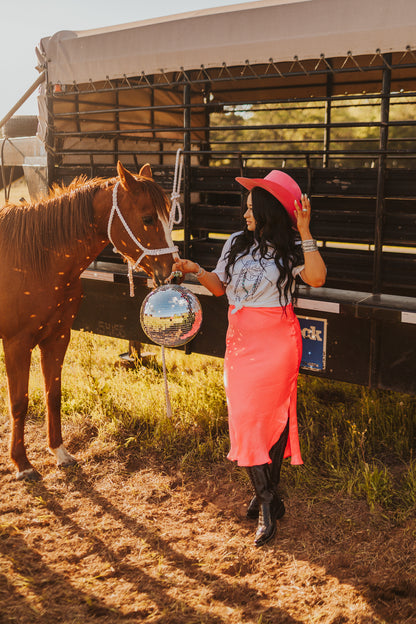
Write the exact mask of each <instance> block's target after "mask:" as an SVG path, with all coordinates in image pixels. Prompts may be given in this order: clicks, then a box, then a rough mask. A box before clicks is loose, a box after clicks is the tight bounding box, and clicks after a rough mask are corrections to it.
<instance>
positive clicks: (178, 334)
mask: <svg viewBox="0 0 416 624" xmlns="http://www.w3.org/2000/svg"><path fill="white" fill-rule="evenodd" d="M140 323H141V326H142V328H143V331H144V333H145V334H146V336H147V337H148V338H150V339H151V340H153V342H155V343H156V344H158V345H161V346H165V347H180V346H182V345H184V344H186V343H187V342H189V341H190V340H192V338H194V337H195V335H196V334H197V333H198V331H199V328H200V327H201V323H202V308H201V304H200V302H199V299H198V297H196V296H195V295H194V294H193V293H192V292H191V291H190V290H188V289H187V288H185V287H184V286H178V285H176V284H167V285H165V286H160V287H159V288H156V289H155V290H153V291H152V292H151V293H149V294H148V295H147V297H146V298H145V299H144V301H143V303H142V306H141V309H140Z"/></svg>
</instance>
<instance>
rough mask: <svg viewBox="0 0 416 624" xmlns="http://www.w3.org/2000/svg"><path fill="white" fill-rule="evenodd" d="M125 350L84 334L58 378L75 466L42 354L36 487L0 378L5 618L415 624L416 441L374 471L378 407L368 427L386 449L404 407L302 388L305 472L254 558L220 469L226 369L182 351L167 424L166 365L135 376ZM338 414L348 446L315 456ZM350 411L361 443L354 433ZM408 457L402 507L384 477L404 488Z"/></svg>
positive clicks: (336, 425)
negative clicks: (57, 438) (48, 395)
mask: <svg viewBox="0 0 416 624" xmlns="http://www.w3.org/2000/svg"><path fill="white" fill-rule="evenodd" d="M123 350H125V344H124V345H123V344H121V343H120V342H119V341H114V340H110V339H104V338H98V337H92V336H90V335H85V334H84V335H82V334H77V335H75V336H74V338H73V341H72V344H71V347H70V350H69V352H68V357H67V361H66V364H65V368H64V392H63V412H64V437H65V441H66V446H67V448H68V450H69V451H70V452H72V453H74V454H76V456H77V458H78V459H79V462H80V463H79V466H77V467H75V468H71V469H67V470H59V469H57V468H56V467H55V466H54V459H53V458H52V456H50V455H48V454H47V452H46V450H45V446H46V440H45V432H44V423H43V400H42V391H41V386H40V383H41V381H40V375H39V371H38V361H37V357H38V356H37V354H36V352H35V354H34V355H35V357H34V365H33V370H32V381H31V402H30V418H29V422H28V425H27V445H28V448H29V453H30V458H31V459H32V461H33V463H34V465H35V466H36V468H37V469H38V470H39V471H40V472H41V474H42V475H43V479H42V481H41V482H37V483H22V482H16V481H15V479H14V475H13V473H12V470H11V465H10V462H9V460H8V457H7V455H8V452H7V443H8V435H9V423H8V417H7V414H6V405H5V380H4V375H3V376H2V377H1V384H2V386H1V389H2V392H1V393H0V399H1V402H2V403H0V404H2V414H3V415H2V416H1V417H0V431H1V433H2V435H1V438H0V447H1V457H2V459H1V462H0V480H1V486H2V487H1V497H0V513H1V520H0V622H1V624H3V623H4V624H6V623H7V624H11V623H18V624H38V623H39V624H40V623H42V624H52V623H53V624H55V623H56V622H63V623H65V624H81V623H82V624H90V623H91V624H92V623H95V622H98V621H99V622H102V623H103V624H107V623H108V624H117V623H122V622H130V623H141V622H151V623H155V624H156V623H157V624H203V623H204V624H299V623H305V624H306V623H307V624H318V623H319V624H344V623H345V624H347V623H356V624H374V623H375V624H410V623H411V622H412V623H413V622H414V621H415V603H416V582H415V578H416V546H415V543H416V540H415V535H416V521H415V518H414V513H413V512H414V498H413V500H412V499H411V491H412V489H411V484H412V483H413V492H414V482H412V481H411V478H412V475H413V476H414V474H415V471H414V469H410V468H409V470H408V471H407V472H406V471H405V462H404V459H403V457H404V456H405V455H406V453H407V459H408V460H409V457H410V460H411V453H412V447H411V446H410V447H409V448H406V447H405V444H404V442H402V443H401V444H400V445H399V446H400V448H399V449H396V451H395V453H393V455H392V456H391V457H390V458H387V459H389V461H390V463H389V462H387V463H380V462H381V459H380V457H381V456H382V455H383V456H385V455H386V454H385V449H384V448H381V455H380V456H379V457H377V456H376V455H375V454H374V452H373V451H372V444H373V438H372V436H370V435H369V433H368V432H367V433H366V434H365V435H364V434H363V423H362V422H361V421H360V418H361V417H362V419H363V422H364V421H365V422H367V421H368V420H369V414H368V413H366V412H365V410H370V412H371V410H374V411H379V410H380V403H379V402H383V403H384V405H385V406H386V418H384V419H383V424H382V425H381V423H380V424H379V426H378V429H377V430H376V431H374V435H378V432H379V431H380V427H381V426H382V427H383V431H384V434H385V436H386V439H387V440H388V439H389V436H390V435H392V434H391V433H390V425H389V422H390V420H391V419H392V418H393V416H394V417H395V418H396V419H398V418H401V419H402V421H403V422H405V418H404V416H406V415H407V416H406V418H410V419H412V418H413V416H414V412H412V413H411V412H410V411H409V410H410V406H411V401H410V399H409V402H408V403H406V401H407V399H406V398H405V397H395V396H390V395H385V394H383V395H376V394H374V393H368V392H367V391H364V390H360V389H357V388H354V387H349V386H348V387H347V386H345V385H336V386H331V385H328V384H326V385H325V384H319V383H318V382H316V383H315V382H312V381H311V380H310V379H302V380H301V382H300V392H299V396H300V401H299V411H300V419H301V432H302V440H303V441H302V443H303V446H304V448H303V451H304V455H305V459H307V464H306V466H304V467H299V468H295V467H290V466H285V468H284V472H283V495H284V498H285V502H286V506H287V514H286V516H285V517H284V518H283V520H282V521H281V522H280V523H279V530H278V535H277V537H276V539H275V540H274V541H273V542H272V543H271V545H270V546H267V547H265V548H263V549H255V548H254V547H253V534H254V523H253V522H250V521H248V520H246V519H245V509H246V503H247V501H248V499H249V497H250V495H251V492H250V488H249V485H248V483H247V479H246V477H245V475H244V473H243V471H242V470H241V469H238V468H236V467H234V466H233V465H232V464H230V463H229V462H227V461H226V460H225V459H224V456H225V451H226V439H227V432H226V418H225V405H224V396H223V390H222V385H221V366H222V363H221V361H220V360H210V361H209V362H208V363H207V360H206V359H204V358H201V357H200V356H192V358H191V359H187V358H184V356H182V355H181V354H177V353H175V352H172V353H170V355H169V358H168V371H169V380H170V388H171V395H172V396H171V398H172V403H173V406H174V418H173V420H172V422H167V419H166V418H165V415H164V396H163V379H162V376H161V371H160V362H158V361H157V359H156V360H155V361H154V363H153V366H151V367H150V368H146V369H144V368H139V369H137V370H136V371H128V370H125V369H123V368H120V367H118V366H116V365H115V363H116V361H117V355H118V353H120V352H122V351H123ZM0 363H1V362H0ZM202 389H204V390H202ZM145 392H146V393H147V394H146V396H144V393H145ZM399 399H400V400H399ZM388 401H390V402H391V405H390V406H389V409H388V410H387V404H388ZM400 402H402V403H403V405H401V406H400V405H399V403H400ZM367 403H368V405H367ZM342 405H344V408H343V409H344V413H342V409H341V406H342ZM365 405H367V407H364V406H365ZM306 406H308V409H309V412H306ZM335 406H336V411H337V412H341V413H340V421H339V422H338V421H335V416H333V422H332V425H331V426H332V427H333V429H332V432H333V435H332V437H334V432H337V436H338V438H337V440H338V441H337V444H338V446H337V444H335V442H334V440H332V441H331V444H329V441H328V442H325V443H323V444H321V446H320V447H319V446H318V442H317V440H318V433H319V432H318V433H317V431H316V430H319V427H322V426H323V425H322V422H323V421H324V420H328V413H331V414H332V413H333V412H335ZM354 406H355V407H354ZM357 406H358V407H357ZM356 408H357V409H356ZM325 410H326V411H325ZM331 410H332V411H331ZM354 410H355V411H354ZM400 410H401V411H400ZM402 412H403V413H402ZM371 413H372V412H371ZM308 414H309V416H311V414H312V415H313V419H312V420H313V421H314V423H315V429H314V427H313V426H312V425H313V423H312V421H311V420H309V418H308ZM360 414H361V416H360ZM400 414H401V416H400ZM370 415H371V414H370ZM387 416H389V417H387ZM346 417H348V418H347V419H350V422H353V420H354V423H355V426H356V429H357V431H358V433H357V431H355V430H353V435H352V434H351V426H347V425H345V427H344V428H343V426H342V424H343V423H344V421H345V419H346ZM370 429H371V427H370ZM327 431H330V429H328V430H327ZM321 433H322V432H321ZM370 433H371V432H370ZM366 436H367V437H366ZM328 437H329V436H328ZM396 438H397V439H398V436H396ZM356 439H358V440H359V441H360V443H358V442H357V449H358V450H357V453H358V454H357V455H355V456H354V453H353V450H354V449H355V446H354V444H355V442H356V441H357V440H356ZM354 440H355V442H354ZM347 442H348V444H347ZM318 450H319V452H320V453H321V456H320V457H316V454H317V452H318ZM399 451H400V453H401V457H402V459H401V462H402V464H401V465H402V467H403V470H402V473H403V474H404V475H407V477H406V478H408V480H409V487H408V488H407V489H403V490H402V491H404V492H406V493H407V496H409V500H408V501H407V502H406V503H403V504H401V505H399V504H398V502H397V500H392V498H391V495H389V496H387V495H386V491H387V493H388V492H390V493H391V492H392V491H393V499H394V497H395V496H396V497H397V493H398V492H399V489H398V487H399V486H397V487H396V489H395V490H392V489H391V488H390V490H389V489H388V486H387V485H386V482H387V481H388V479H387V481H386V478H384V481H383V474H384V473H383V468H384V469H385V471H387V473H386V474H388V475H392V476H391V479H392V482H391V483H390V485H392V483H393V481H395V480H396V481H397V483H401V485H400V487H402V488H403V480H401V481H400V479H399V478H398V477H397V479H396V476H397V475H395V471H394V470H395V467H396V468H397V465H399V463H398V457H399ZM348 453H350V454H351V458H350V459H348ZM363 454H364V455H363ZM314 456H315V460H314ZM342 460H343V461H344V462H347V461H349V462H350V463H349V464H348V471H347V470H345V471H344V472H343V471H342ZM393 460H394V461H393ZM386 461H387V460H386ZM360 462H361V463H360ZM410 465H411V461H410V463H408V464H407V466H410ZM354 466H355V467H356V472H355V474H352V472H353V467H354ZM365 466H367V468H365ZM374 467H378V473H376V471H375V468H374ZM366 471H367V473H366ZM346 472H349V474H350V480H348V479H347V477H346V474H345V473H346ZM360 475H361V476H360ZM363 475H364V476H363ZM365 475H367V476H366V478H367V482H366V481H365V478H364V477H365ZM377 475H378V476H377ZM366 483H367V485H365V484H366ZM348 484H350V485H351V488H350V493H349V491H348ZM360 484H361V485H360ZM363 484H364V485H363ZM383 484H384V485H383ZM360 487H361V488H363V487H364V489H363V490H362V491H361V493H360ZM383 488H384V489H383ZM386 488H387V490H386ZM370 491H372V492H375V493H376V495H375V497H374V500H373V502H372V504H370V503H371V498H369V492H370ZM383 492H384V494H383V495H382V493H383ZM398 510H399V511H400V513H398ZM412 510H413V511H412Z"/></svg>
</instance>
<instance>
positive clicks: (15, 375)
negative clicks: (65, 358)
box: [3, 338, 39, 479]
mask: <svg viewBox="0 0 416 624" xmlns="http://www.w3.org/2000/svg"><path fill="white" fill-rule="evenodd" d="M3 349H4V360H5V364H6V372H7V384H8V389H9V402H10V416H11V427H12V432H11V439H10V456H11V459H12V461H13V463H14V464H15V466H16V468H17V473H16V477H17V479H38V478H39V473H38V472H36V470H35V469H34V468H33V466H32V464H31V463H30V462H29V460H28V458H27V455H26V449H25V443H24V434H25V431H24V429H25V419H26V414H27V406H28V403H29V397H28V387H29V370H30V357H31V353H32V350H31V347H30V345H29V344H27V343H26V342H25V341H23V340H22V339H19V338H14V339H10V340H7V339H4V340H3Z"/></svg>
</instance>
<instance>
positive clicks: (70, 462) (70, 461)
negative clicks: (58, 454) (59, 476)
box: [58, 457, 78, 468]
mask: <svg viewBox="0 0 416 624" xmlns="http://www.w3.org/2000/svg"><path fill="white" fill-rule="evenodd" d="M73 466H78V462H77V460H76V459H75V458H74V457H71V459H68V460H67V461H65V462H62V463H60V464H58V468H71V467H73Z"/></svg>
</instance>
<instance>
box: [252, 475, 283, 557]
mask: <svg viewBox="0 0 416 624" xmlns="http://www.w3.org/2000/svg"><path fill="white" fill-rule="evenodd" d="M246 470H247V472H248V475H249V477H250V480H251V482H252V484H253V487H254V490H255V492H256V497H257V500H258V501H259V523H258V526H257V532H256V537H255V539H254V544H255V546H263V545H264V544H266V543H267V542H269V541H270V540H271V539H272V538H273V537H274V536H275V534H276V513H275V508H276V503H275V494H274V492H273V490H272V487H271V481H270V467H269V464H263V465H262V466H247V467H246Z"/></svg>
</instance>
